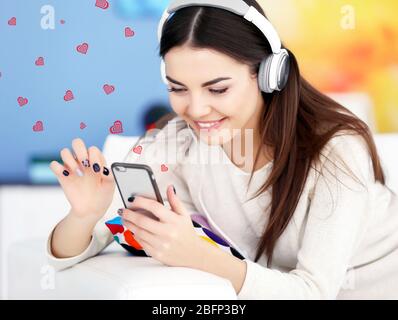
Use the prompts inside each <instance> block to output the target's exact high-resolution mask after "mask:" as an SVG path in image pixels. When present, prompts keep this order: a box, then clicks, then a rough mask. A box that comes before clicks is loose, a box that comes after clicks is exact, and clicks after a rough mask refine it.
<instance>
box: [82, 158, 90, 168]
mask: <svg viewBox="0 0 398 320" xmlns="http://www.w3.org/2000/svg"><path fill="white" fill-rule="evenodd" d="M82 164H83V167H86V168H88V167H90V161H88V159H86V160H84V161H82Z"/></svg>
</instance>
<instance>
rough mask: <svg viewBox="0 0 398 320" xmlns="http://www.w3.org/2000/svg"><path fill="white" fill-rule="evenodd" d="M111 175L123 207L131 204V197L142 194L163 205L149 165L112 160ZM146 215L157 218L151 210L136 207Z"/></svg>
mask: <svg viewBox="0 0 398 320" xmlns="http://www.w3.org/2000/svg"><path fill="white" fill-rule="evenodd" d="M111 169H112V172H113V176H114V177H115V181H116V185H117V188H118V190H119V193H120V196H121V197H122V201H123V204H124V207H125V208H127V209H129V207H130V204H131V205H132V200H133V197H135V196H136V195H137V196H142V197H145V198H150V199H153V200H155V201H158V202H159V203H161V204H163V205H164V202H163V199H162V196H161V195H160V192H159V187H158V185H157V183H156V180H155V176H154V174H153V171H152V169H151V167H150V166H148V165H145V164H134V163H122V162H114V163H113V164H112V165H111ZM135 211H139V212H141V213H143V214H144V215H146V216H149V217H150V218H152V219H155V220H159V219H158V218H157V217H156V216H155V215H154V214H153V213H152V212H149V211H147V210H144V209H138V210H135Z"/></svg>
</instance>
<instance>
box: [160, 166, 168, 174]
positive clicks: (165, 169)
mask: <svg viewBox="0 0 398 320" xmlns="http://www.w3.org/2000/svg"><path fill="white" fill-rule="evenodd" d="M160 170H162V172H165V171H167V170H169V168H167V166H166V165H165V164H162V165H161V167H160Z"/></svg>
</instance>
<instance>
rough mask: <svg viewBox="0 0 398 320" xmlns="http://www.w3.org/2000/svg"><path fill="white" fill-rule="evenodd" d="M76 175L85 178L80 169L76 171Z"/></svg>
mask: <svg viewBox="0 0 398 320" xmlns="http://www.w3.org/2000/svg"><path fill="white" fill-rule="evenodd" d="M76 173H77V175H78V176H79V177H83V172H82V171H81V170H80V169H79V168H77V169H76Z"/></svg>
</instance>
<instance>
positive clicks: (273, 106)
mask: <svg viewBox="0 0 398 320" xmlns="http://www.w3.org/2000/svg"><path fill="white" fill-rule="evenodd" d="M244 1H245V2H246V3H247V4H248V5H250V6H253V7H255V8H256V9H257V10H258V11H259V12H261V13H262V14H263V15H265V13H264V11H263V10H262V8H261V6H260V5H259V4H258V3H257V2H256V1H254V0H244ZM265 16H266V15H265ZM183 45H189V46H190V47H192V48H208V49H213V50H216V51H218V52H221V53H224V54H226V55H228V56H229V57H232V58H234V59H236V60H237V61H240V62H241V63H245V64H247V65H248V66H250V70H251V72H252V73H253V74H254V73H258V71H259V66H260V63H261V61H262V59H263V58H264V57H265V56H267V55H269V54H270V52H271V49H270V46H269V44H268V42H267V41H266V39H265V38H264V35H263V34H262V33H261V31H260V30H258V29H257V28H256V27H255V26H254V25H252V23H250V22H248V21H246V20H245V19H243V18H242V17H240V16H238V15H236V14H234V13H231V12H229V11H226V10H223V9H218V8H212V7H203V6H202V7H199V6H194V7H186V8H183V9H180V10H179V11H177V12H176V13H175V14H174V15H173V16H172V17H171V18H170V19H169V21H168V22H167V23H166V24H165V27H164V29H163V33H162V40H161V43H160V49H159V55H160V56H161V57H162V58H164V56H165V55H166V53H167V52H168V51H169V50H170V49H172V48H173V47H176V46H183ZM283 47H284V48H285V49H287V48H286V47H285V46H283ZM287 50H288V49H287ZM288 52H289V54H290V59H291V63H290V65H291V66H290V74H289V79H288V83H287V86H286V87H285V88H284V89H283V90H282V91H280V92H274V93H271V94H267V93H264V92H262V96H263V99H264V102H265V106H266V107H265V108H264V109H263V110H262V115H261V117H260V123H259V128H260V135H261V137H262V142H263V144H264V145H267V146H269V147H271V148H272V150H273V160H274V164H273V167H272V170H271V173H270V175H269V178H268V179H267V181H265V183H264V185H263V186H262V187H261V188H260V189H259V191H258V192H257V195H258V194H260V193H262V192H265V191H266V190H267V189H268V188H269V187H272V201H271V204H270V213H269V220H268V223H267V225H266V226H265V229H264V233H263V235H262V237H261V239H260V242H259V243H258V247H257V253H256V258H255V261H258V259H259V258H260V257H261V255H262V254H264V253H265V254H266V256H267V257H268V261H267V262H268V266H270V265H271V263H272V253H273V249H274V247H275V244H276V241H277V240H278V238H279V237H280V236H281V234H282V233H283V231H284V230H285V228H286V227H287V225H288V223H289V221H290V219H291V218H292V216H293V214H294V211H295V209H296V207H297V204H298V201H299V199H300V196H301V194H302V191H303V188H304V185H305V182H306V180H307V176H308V173H309V171H310V169H311V165H312V164H313V163H314V162H315V161H318V160H319V158H320V154H321V150H322V148H323V147H324V146H325V145H326V144H327V142H328V141H329V140H330V139H331V138H332V137H333V136H334V135H335V134H336V133H338V132H340V131H347V130H348V131H350V132H353V133H357V134H359V135H361V136H362V137H363V139H364V140H365V141H366V144H367V146H368V150H369V153H370V156H371V158H372V162H373V170H374V176H375V179H376V180H377V181H380V182H381V183H382V184H384V183H385V182H384V173H383V170H382V168H381V165H380V160H379V157H378V154H377V150H376V147H375V143H374V141H373V138H372V135H371V133H370V130H369V128H368V126H367V125H366V124H365V123H364V122H363V121H361V120H360V119H358V118H357V117H356V116H354V115H353V114H352V113H351V112H350V111H349V110H348V109H346V108H345V107H343V106H341V105H340V104H338V103H337V102H335V101H334V100H332V99H331V98H329V97H327V96H326V95H324V94H323V93H321V92H319V91H318V90H317V89H315V88H314V87H313V86H311V84H309V83H308V82H307V81H306V80H305V79H304V78H303V77H302V76H301V75H300V71H299V66H298V63H297V60H296V58H295V56H294V54H293V53H292V52H291V51H290V50H288ZM259 149H260V148H259ZM259 151H260V150H259ZM259 151H258V152H257V154H256V157H255V164H256V163H257V160H258V158H259ZM254 167H255V166H254ZM252 176H253V172H252V173H251V176H250V180H251V178H252ZM249 183H250V181H249Z"/></svg>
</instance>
